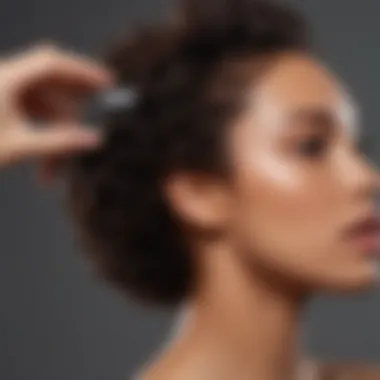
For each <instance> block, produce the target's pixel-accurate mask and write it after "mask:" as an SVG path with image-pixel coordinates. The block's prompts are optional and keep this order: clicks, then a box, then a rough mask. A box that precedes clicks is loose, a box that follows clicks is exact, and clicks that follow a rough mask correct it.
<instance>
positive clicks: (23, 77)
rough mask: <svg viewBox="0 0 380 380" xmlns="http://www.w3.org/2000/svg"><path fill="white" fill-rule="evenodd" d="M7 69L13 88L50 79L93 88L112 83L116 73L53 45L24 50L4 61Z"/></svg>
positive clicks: (20, 87)
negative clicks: (22, 52) (113, 73)
mask: <svg viewBox="0 0 380 380" xmlns="http://www.w3.org/2000/svg"><path fill="white" fill-rule="evenodd" d="M3 69H4V75H3V77H4V78H5V80H6V81H8V85H9V86H10V87H11V89H13V90H14V89H16V90H19V89H23V88H25V87H28V86H30V85H32V84H34V83H38V82H40V81H41V80H47V79H51V80H59V81H63V82H66V83H70V84H72V85H73V86H79V87H83V86H89V87H93V88H96V87H99V86H107V85H110V84H111V83H112V75H111V74H110V73H109V71H108V70H106V69H105V68H104V67H102V66H101V65H99V64H96V63H95V62H93V61H92V60H90V59H86V58H84V57H82V56H79V55H74V54H73V53H69V52H64V51H61V50H59V49H57V48H52V47H42V48H38V49H34V50H33V51H29V52H27V53H24V54H21V55H19V56H18V57H17V58H15V59H14V60H11V61H9V62H8V64H7V63H6V64H4V65H3Z"/></svg>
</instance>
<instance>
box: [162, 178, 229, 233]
mask: <svg viewBox="0 0 380 380" xmlns="http://www.w3.org/2000/svg"><path fill="white" fill-rule="evenodd" d="M164 193H165V198H166V199H167V201H168V204H169V207H170V208H171V209H172V210H173V212H174V213H175V215H176V216H177V217H178V218H179V219H180V220H181V221H183V222H184V223H185V224H187V225H189V226H192V227H195V228H201V229H204V230H215V229H220V228H223V225H224V224H225V221H226V220H227V214H228V207H227V205H228V194H227V186H226V184H223V183H222V181H220V180H218V179H216V178H215V177H212V176H210V175H204V174H199V173H176V174H174V175H172V176H170V178H168V179H167V181H166V182H165V185H164Z"/></svg>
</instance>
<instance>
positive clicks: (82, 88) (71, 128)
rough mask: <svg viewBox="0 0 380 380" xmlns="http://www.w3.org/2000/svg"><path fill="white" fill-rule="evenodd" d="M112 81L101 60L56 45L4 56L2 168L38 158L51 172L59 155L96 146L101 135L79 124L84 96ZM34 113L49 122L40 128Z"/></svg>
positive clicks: (0, 75)
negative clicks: (80, 101) (37, 125)
mask: <svg viewBox="0 0 380 380" xmlns="http://www.w3.org/2000/svg"><path fill="white" fill-rule="evenodd" d="M111 82H112V78H111V75H110V74H109V73H108V72H107V71H106V70H105V69H104V68H102V67H101V66H98V65H97V64H95V63H93V62H91V61H89V60H87V59H85V58H82V57H78V56H74V55H73V54H71V53H67V52H64V51H61V50H59V49H58V48H56V47H51V46H43V47H37V48H33V49H32V50H30V51H27V52H24V53H22V54H19V55H17V56H12V57H10V58H8V59H4V60H0V169H1V167H4V166H6V165H12V164H15V163H18V162H21V161H25V160H28V159H31V158H37V159H42V169H43V172H44V173H45V174H48V175H49V171H50V174H51V171H52V170H51V168H52V166H54V164H55V163H56V162H57V159H59V158H62V157H64V156H66V155H68V154H72V153H75V152H78V151H82V150H87V149H94V148H96V147H97V146H98V145H99V144H100V143H101V138H100V136H99V135H98V134H97V133H96V132H95V131H94V130H93V129H92V130H91V129H89V128H85V127H84V126H80V125H78V124H79V122H78V118H77V111H78V105H79V102H78V99H79V98H78V97H79V96H82V95H84V94H85V93H86V92H88V91H92V90H95V89H97V88H101V87H103V86H108V85H110V84H111ZM33 118H42V119H44V120H48V121H49V122H48V125H46V126H45V127H44V128H34V127H33V123H32V120H33Z"/></svg>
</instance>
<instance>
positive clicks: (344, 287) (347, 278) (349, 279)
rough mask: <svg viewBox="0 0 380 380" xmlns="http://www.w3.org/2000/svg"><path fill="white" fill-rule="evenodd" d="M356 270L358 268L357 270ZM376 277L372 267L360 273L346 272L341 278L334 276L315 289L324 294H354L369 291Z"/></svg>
mask: <svg viewBox="0 0 380 380" xmlns="http://www.w3.org/2000/svg"><path fill="white" fill-rule="evenodd" d="M357 269H358V268H357ZM377 281H378V280H377V275H376V271H375V270H374V268H373V266H371V268H363V270H362V271H358V270H356V273H355V272H354V271H352V272H349V271H347V272H346V273H344V274H343V275H342V276H335V277H334V278H330V279H327V278H326V277H325V279H324V281H323V282H321V283H320V284H319V285H320V286H318V287H317V288H318V290H320V291H322V292H325V293H332V294H355V293H361V292H365V291H368V290H371V289H372V288H373V287H374V286H375V285H376V283H377Z"/></svg>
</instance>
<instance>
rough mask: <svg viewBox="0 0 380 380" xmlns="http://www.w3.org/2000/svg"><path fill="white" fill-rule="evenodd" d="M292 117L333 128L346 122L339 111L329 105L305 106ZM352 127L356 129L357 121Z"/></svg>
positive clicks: (322, 126) (314, 124)
mask: <svg viewBox="0 0 380 380" xmlns="http://www.w3.org/2000/svg"><path fill="white" fill-rule="evenodd" d="M355 113H356V111H355ZM292 118H294V119H298V120H301V121H306V122H308V123H309V124H311V125H313V126H320V127H321V128H331V127H333V126H336V125H339V124H341V123H344V124H345V123H346V121H345V120H343V117H342V116H341V115H339V113H338V112H335V111H334V110H333V109H331V108H329V107H318V106H314V107H313V106H310V107H303V108H300V109H298V110H296V111H295V112H294V113H293V115H292ZM351 127H354V128H355V129H356V128H357V125H356V122H355V123H354V125H352V126H351Z"/></svg>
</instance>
